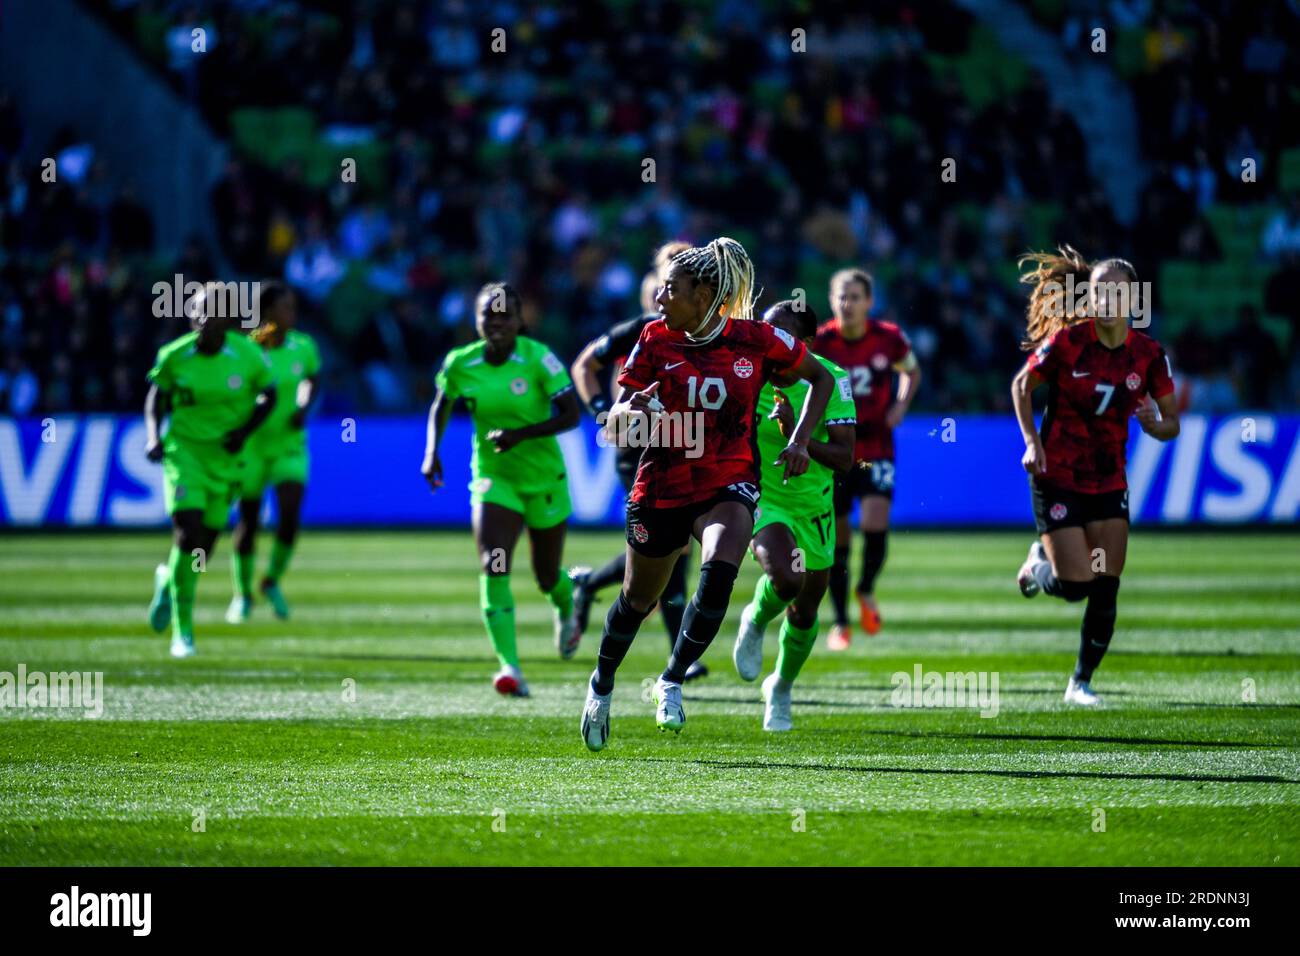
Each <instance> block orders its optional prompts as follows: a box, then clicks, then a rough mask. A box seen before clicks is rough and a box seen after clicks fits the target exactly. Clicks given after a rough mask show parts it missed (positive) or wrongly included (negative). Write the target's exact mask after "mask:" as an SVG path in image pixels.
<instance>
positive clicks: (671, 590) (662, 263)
mask: <svg viewBox="0 0 1300 956" xmlns="http://www.w3.org/2000/svg"><path fill="white" fill-rule="evenodd" d="M689 248H690V244H689V243H686V242H668V243H665V244H664V245H662V246H660V247H659V248H658V249H657V250H655V256H654V266H655V267H654V270H653V271H651V272H648V273H646V276H645V278H644V279H642V280H641V315H639V316H637V317H636V318H633V319H627V320H626V321H624V322H619V323H618V324H617V325H614V326H613V327H612V328H610V330H609V331H608V332H606V333H605V334H604V335H602V336H600V337H599V338H597V339H593V340H592V341H591V342H589V343H587V346H586V347H585V348H584V349H583V350H582V352H581V354H580V355H579V356H578V357H577V359H576V360H575V361H574V363H573V367H572V369H571V370H570V371H571V372H572V373H573V384H574V386H575V387H576V388H577V390H578V397H579V398H581V399H582V401H583V403H584V404H585V405H586V406H587V408H588V409H589V410H590V411H591V414H592V416H593V417H596V418H599V416H600V414H601V412H607V411H609V406H610V395H609V393H608V392H607V391H606V390H605V389H604V388H602V387H601V383H600V378H599V375H600V373H601V371H603V370H604V369H605V368H606V367H607V366H613V367H614V368H613V374H612V375H611V382H612V381H613V380H614V379H617V378H618V371H619V369H620V368H621V367H622V364H623V360H624V359H625V358H626V357H627V354H628V353H629V352H631V351H632V348H633V346H635V345H636V342H637V339H638V338H639V337H640V336H641V330H642V329H644V328H645V327H646V326H647V325H648V324H649V323H651V322H653V321H654V320H655V319H657V318H659V315H658V313H656V312H655V296H656V295H658V294H659V288H660V286H662V285H663V283H664V279H665V278H666V277H667V275H668V265H669V263H670V262H671V261H672V258H673V256H675V255H677V253H679V252H681V251H682V250H684V249H689ZM641 451H642V449H641V448H639V447H635V446H629V447H616V448H615V454H614V462H615V466H616V467H617V469H618V477H619V481H621V482H622V483H623V488H624V490H625V491H628V492H630V491H631V490H632V482H633V481H634V480H635V479H636V467H637V464H638V463H639V462H640V461H641ZM690 553H691V552H690V545H689V544H688V545H687V546H686V548H685V549H683V551H682V556H681V558H680V559H679V560H678V562H677V563H676V564H675V565H673V571H672V574H671V575H669V577H668V584H667V586H666V587H665V588H664V593H663V595H662V596H661V597H660V598H659V613H660V614H661V615H663V619H664V629H665V630H666V631H667V632H668V645H669V647H672V646H673V645H674V644H675V643H676V642H677V632H678V631H679V630H680V629H681V626H682V612H683V611H685V610H686V574H687V571H688V569H689V567H690ZM626 569H627V553H626V551H620V552H619V553H618V554H617V555H615V556H614V557H613V558H610V559H609V561H607V562H606V563H605V564H603V565H602V566H601V567H599V568H597V569H595V570H592V569H591V568H589V567H576V568H573V569H572V570H570V572H569V574H570V576H571V577H572V578H573V614H574V618H575V619H576V620H577V622H578V633H579V634H583V633H585V632H586V630H587V622H588V620H589V618H590V615H591V605H592V602H593V601H594V600H595V598H596V595H597V594H599V593H600V591H601V589H602V588H605V587H608V586H609V585H611V584H618V585H622V583H623V575H624V572H625V571H626ZM708 672H709V669H708V668H707V667H706V666H705V665H704V662H703V661H696V662H695V663H693V664H692V665H691V666H690V668H688V669H687V671H686V677H685V680H686V681H692V680H695V679H696V678H699V677H704V676H705V675H706V674H708Z"/></svg>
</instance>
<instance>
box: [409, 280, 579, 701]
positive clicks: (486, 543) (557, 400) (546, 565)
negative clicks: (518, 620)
mask: <svg viewBox="0 0 1300 956" xmlns="http://www.w3.org/2000/svg"><path fill="white" fill-rule="evenodd" d="M474 312H475V317H476V320H477V321H476V325H477V328H478V334H479V341H477V342H473V343H471V344H469V345H465V346H462V347H461V348H458V349H454V350H452V351H451V352H450V353H449V354H448V355H447V358H446V360H445V361H444V362H443V363H442V368H441V369H439V371H438V376H437V379H436V381H435V392H434V398H433V404H432V405H431V406H430V408H429V426H428V439H427V444H426V445H425V449H424V463H423V464H422V465H421V468H420V470H421V472H422V473H423V474H424V477H425V479H426V480H427V481H428V482H429V487H430V489H431V490H433V491H435V492H436V491H437V490H438V489H439V488H441V487H442V480H443V479H442V474H443V472H442V461H441V460H440V459H439V457H438V443H439V442H440V441H441V440H442V436H443V435H444V434H445V433H446V430H447V421H448V419H449V418H450V417H451V409H452V405H453V404H454V403H455V401H456V400H457V399H461V400H463V401H464V402H465V407H466V409H467V410H468V412H469V414H470V417H472V418H473V419H474V455H473V458H472V460H471V463H470V469H471V472H472V478H471V480H470V492H471V497H470V500H471V505H472V508H473V524H474V541H475V544H476V546H477V548H478V554H479V562H480V572H479V607H480V609H481V611H482V614H483V623H484V625H485V626H486V627H487V632H488V638H489V639H490V640H491V641H492V649H493V650H494V651H495V652H496V656H497V661H498V663H499V664H500V665H501V669H500V670H499V671H497V673H496V675H495V676H494V677H493V678H492V686H493V687H495V688H496V690H497V692H498V693H501V694H506V695H510V696H515V697H527V696H528V684H527V683H526V682H525V681H524V676H523V674H522V673H521V672H520V669H519V652H518V649H517V647H516V641H515V603H514V597H513V596H512V595H511V592H510V569H511V567H512V565H513V563H514V552H515V545H516V544H518V543H519V536H520V534H521V533H522V532H523V529H524V528H525V527H527V528H528V543H529V545H530V547H531V550H532V562H533V575H534V577H535V578H536V579H537V586H538V587H539V588H540V589H541V591H542V593H543V594H545V595H546V599H547V600H548V601H549V602H550V603H551V607H552V608H554V610H555V645H556V649H557V650H558V651H559V653H560V656H561V657H563V658H565V659H566V660H567V659H568V658H570V657H572V656H573V654H574V652H575V651H576V650H577V649H578V632H577V628H576V626H575V624H574V620H573V582H572V581H570V580H569V576H568V575H567V574H564V573H561V561H562V559H563V557H564V536H565V531H566V527H567V525H566V522H567V519H568V517H569V514H570V513H571V511H572V504H571V502H570V500H569V482H568V479H567V477H566V475H565V470H564V456H563V454H561V452H560V443H559V442H557V441H556V440H555V436H556V435H558V434H559V433H560V432H564V431H568V430H569V429H570V428H573V427H575V426H576V425H577V424H578V419H579V414H580V413H579V411H578V400H577V397H576V396H575V395H574V393H573V383H572V382H571V381H570V380H569V373H568V370H567V369H566V368H565V367H564V363H563V362H561V361H560V360H559V359H558V358H556V357H555V353H553V352H552V351H551V350H550V349H549V348H547V347H546V346H545V345H543V344H542V343H541V342H538V341H536V340H535V339H531V338H528V337H527V336H524V335H521V334H520V330H521V328H522V326H523V318H522V315H523V302H522V300H521V299H520V297H519V293H518V292H517V291H515V289H514V287H513V286H511V285H509V284H507V283H504V282H492V283H489V284H487V285H485V286H483V288H481V289H480V290H479V293H478V297H477V299H476V300H475V306H474Z"/></svg>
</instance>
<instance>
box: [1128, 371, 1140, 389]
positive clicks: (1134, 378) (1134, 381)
mask: <svg viewBox="0 0 1300 956" xmlns="http://www.w3.org/2000/svg"><path fill="white" fill-rule="evenodd" d="M1124 384H1125V385H1127V386H1128V390H1129V391H1130V392H1136V391H1137V390H1138V389H1139V388H1141V387H1142V376H1141V375H1139V374H1138V373H1137V372H1129V373H1128V378H1126V379H1124Z"/></svg>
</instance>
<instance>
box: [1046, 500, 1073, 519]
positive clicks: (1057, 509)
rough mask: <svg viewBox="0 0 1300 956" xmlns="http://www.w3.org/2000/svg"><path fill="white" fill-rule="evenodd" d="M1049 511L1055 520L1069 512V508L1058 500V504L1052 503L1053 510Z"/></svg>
mask: <svg viewBox="0 0 1300 956" xmlns="http://www.w3.org/2000/svg"><path fill="white" fill-rule="evenodd" d="M1047 513H1048V514H1050V515H1051V516H1052V520H1053V521H1060V520H1061V519H1062V518H1064V517H1065V516H1066V514H1068V513H1069V509H1068V508H1066V507H1065V505H1063V504H1061V503H1060V502H1059V501H1058V502H1057V503H1056V504H1054V505H1052V507H1051V510H1049V511H1048V512H1047Z"/></svg>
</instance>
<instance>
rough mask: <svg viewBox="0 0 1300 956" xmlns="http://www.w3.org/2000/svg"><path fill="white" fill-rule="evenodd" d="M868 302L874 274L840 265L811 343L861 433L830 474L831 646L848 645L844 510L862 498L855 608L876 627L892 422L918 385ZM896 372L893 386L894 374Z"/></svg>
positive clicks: (917, 374) (916, 373)
mask: <svg viewBox="0 0 1300 956" xmlns="http://www.w3.org/2000/svg"><path fill="white" fill-rule="evenodd" d="M872 305H873V285H872V279H871V276H870V275H868V274H867V273H866V272H863V271H862V270H860V269H842V270H841V271H839V272H837V273H835V275H834V276H832V277H831V309H832V310H833V311H834V313H835V318H833V319H831V320H830V321H829V322H827V323H826V324H825V325H823V326H822V327H821V328H820V329H819V330H818V332H817V339H816V341H815V342H814V344H813V351H814V352H816V353H817V354H818V355H823V356H825V357H826V358H828V359H830V360H831V361H832V362H835V363H836V364H837V365H839V366H841V367H842V368H844V369H846V370H847V371H848V373H849V378H850V380H851V381H852V382H853V400H854V402H855V404H856V405H857V421H858V424H857V430H858V441H857V446H856V448H855V449H854V461H853V467H852V468H851V469H850V470H849V472H848V473H847V474H840V475H836V476H835V564H834V566H833V567H832V568H831V605H832V607H833V608H834V611H835V626H834V627H832V628H831V632H830V635H829V636H828V637H827V638H826V646H827V647H828V648H830V649H831V650H833V651H842V650H845V649H846V648H848V646H849V640H850V638H851V637H852V633H853V632H852V630H851V629H850V628H849V617H848V609H847V606H846V602H847V600H848V592H849V545H850V543H851V533H850V531H849V512H850V511H852V510H853V502H854V500H860V501H861V509H860V513H859V515H858V520H859V524H860V526H861V528H862V568H861V570H860V571H859V572H858V584H857V588H856V590H857V595H858V611H859V616H860V618H861V623H862V629H863V630H864V631H865V632H866V633H867V634H878V633H879V632H880V627H881V619H880V606H879V605H878V604H877V603H876V595H875V590H876V576H877V575H878V574H880V569H881V568H882V567H884V565H885V552H886V549H887V545H888V539H889V508H890V504H891V502H892V501H893V498H894V429H895V428H897V427H898V426H899V425H900V424H901V423H902V421H903V416H904V415H906V414H907V410H908V408H909V407H910V406H911V404H912V399H914V398H915V397H916V391H917V389H918V388H920V386H921V367H920V365H918V364H917V361H916V355H915V353H914V352H913V351H912V346H911V343H910V342H908V340H907V336H906V335H904V334H903V331H902V330H901V329H900V328H899V327H898V326H896V325H894V324H893V323H892V322H881V321H878V320H876V319H872V318H870V317H869V315H870V312H871V307H872ZM895 374H897V378H898V382H897V386H895V385H894V382H893V379H894V377H895Z"/></svg>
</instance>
